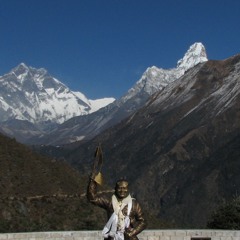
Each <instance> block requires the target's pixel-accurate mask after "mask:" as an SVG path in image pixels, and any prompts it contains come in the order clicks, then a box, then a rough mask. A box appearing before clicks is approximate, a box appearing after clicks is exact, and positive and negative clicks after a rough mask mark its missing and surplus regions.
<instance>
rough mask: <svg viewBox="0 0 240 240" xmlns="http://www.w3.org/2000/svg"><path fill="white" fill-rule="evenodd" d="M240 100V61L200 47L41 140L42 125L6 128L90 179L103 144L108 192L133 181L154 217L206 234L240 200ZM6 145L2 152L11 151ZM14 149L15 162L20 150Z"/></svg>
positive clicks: (135, 194)
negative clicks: (211, 56)
mask: <svg viewBox="0 0 240 240" xmlns="http://www.w3.org/2000/svg"><path fill="white" fill-rule="evenodd" d="M239 102H240V55H235V56H233V57H230V58H228V59H225V60H208V59H207V56H206V51H205V48H204V46H203V45H202V44H201V43H195V44H193V45H192V46H191V47H190V48H189V50H188V51H187V53H186V54H185V55H184V57H183V58H182V59H181V60H179V61H178V63H177V67H176V68H173V69H167V70H164V69H160V68H157V67H150V68H148V69H147V70H146V71H145V73H144V74H143V76H142V77H141V78H140V80H139V81H137V83H136V84H135V85H134V86H133V88H131V89H130V90H129V91H128V92H127V93H126V94H125V95H124V96H123V97H122V98H120V99H118V100H115V101H114V102H112V103H110V104H109V105H107V106H106V107H103V108H102V109H99V110H98V111H96V112H93V113H90V114H87V115H84V116H76V117H73V118H70V119H69V120H67V121H66V122H63V123H62V124H60V125H59V126H57V127H56V125H55V126H54V128H51V126H50V127H49V126H48V125H47V124H48V123H46V128H42V129H44V130H41V131H42V136H41V138H40V134H39V133H36V134H35V130H36V124H35V123H31V124H32V125H31V128H30V127H29V126H30V125H29V121H27V120H25V121H23V120H18V119H17V120H18V121H19V122H18V125H15V121H16V119H13V120H11V121H12V125H11V121H10V120H9V121H8V120H6V122H8V125H5V128H4V130H8V131H12V133H14V134H16V133H18V135H17V137H19V139H21V140H22V141H25V142H27V141H28V143H34V141H35V143H41V144H43V145H42V146H37V145H35V146H32V147H33V149H34V150H36V151H38V152H40V153H42V154H46V155H49V156H52V157H54V159H61V160H64V162H67V163H68V164H71V165H72V166H73V167H74V168H75V169H78V171H79V172H80V175H81V176H86V175H87V174H89V172H90V169H91V167H92V161H93V155H94V152H95V149H96V146H97V145H98V144H99V143H100V144H101V146H102V149H103V165H102V169H101V171H102V174H103V176H104V179H105V183H107V187H109V186H114V184H115V181H116V180H117V179H119V178H122V177H124V178H127V179H128V180H129V182H130V189H131V194H132V196H133V197H135V198H137V199H138V201H140V202H141V204H142V206H143V208H144V211H145V212H146V213H147V215H148V216H150V215H152V216H155V217H156V218H157V219H158V220H161V221H163V222H164V223H167V226H170V227H171V228H205V227H206V225H207V221H208V219H209V217H210V215H211V213H212V212H213V211H214V210H215V209H216V207H218V205H219V204H221V203H222V202H223V201H227V200H229V199H231V198H233V197H234V196H236V195H239V188H240V175H239V169H240V104H239ZM20 123H21V124H22V125H21V124H20ZM1 126H3V123H1ZM47 126H48V127H49V130H46V129H47ZM17 127H18V129H17ZM2 129H3V128H2ZM16 129H17V130H18V131H16ZM24 131H25V134H26V135H24V134H23V132H24ZM46 133H47V137H46V135H45V134H46ZM34 134H35V135H36V136H34V137H33V135H34ZM27 135H30V137H29V138H27V137H26V136H27ZM15 136H16V135H15ZM30 139H31V140H32V141H30ZM26 140H27V141H26ZM76 140H78V141H76ZM5 141H6V142H7V140H3V141H2V142H3V143H2V146H3V147H2V148H1V150H6V149H8V148H9V147H8V144H5ZM12 141H15V140H12ZM71 142H73V143H71ZM66 143H69V144H66ZM45 144H47V145H48V146H46V145H45ZM57 144H61V145H58V146H54V145H57ZM10 150H11V151H9V152H8V154H7V156H8V157H9V156H11V152H12V153H15V152H16V150H15V149H14V148H13V149H12V148H11V147H10ZM16 156H18V154H17V155H16ZM16 156H14V157H13V159H15V158H16V160H18V157H16ZM0 159H1V158H0ZM22 159H28V154H27V155H26V154H25V155H24V157H23V158H22ZM21 162H23V161H22V160H20V163H19V164H21ZM11 164H13V165H11ZM24 164H27V162H26V161H24ZM8 165H9V166H11V167H10V168H9V167H8V166H7V167H5V168H6V169H10V170H12V169H17V168H16V163H15V162H14V161H13V162H12V161H8ZM33 166H34V165H33ZM44 169H45V167H44ZM6 171H7V170H6ZM41 171H42V170H41ZM44 172H45V170H44ZM47 173H48V172H47ZM53 174H55V173H54V172H53ZM22 175H23V176H24V173H23V174H22ZM44 176H45V175H44ZM44 176H42V177H44ZM17 178H19V176H17ZM11 179H12V181H13V180H14V179H15V176H14V177H13V178H11ZM44 181H45V180H44ZM58 181H60V183H61V181H64V180H58ZM8 184H11V181H8ZM28 184H29V185H31V183H30V182H28ZM60 186H61V184H60V185H59V186H57V188H60ZM105 187H106V186H105ZM6 189H8V188H2V190H3V191H2V192H4V191H6ZM14 189H15V190H16V191H17V188H14ZM41 189H42V188H41V186H40V187H39V191H42V190H41ZM36 191H37V189H36ZM2 194H3V193H2ZM42 204H44V203H43V202H41V203H40V205H42ZM20 209H22V208H20ZM74 209H75V208H74ZM9 211H10V210H9ZM56 214H57V212H56ZM98 214H99V215H98ZM5 215H6V216H5V217H8V214H5ZM95 215H96V216H99V219H102V217H101V214H100V213H98V212H95Z"/></svg>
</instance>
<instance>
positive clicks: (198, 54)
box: [39, 43, 208, 144]
mask: <svg viewBox="0 0 240 240" xmlns="http://www.w3.org/2000/svg"><path fill="white" fill-rule="evenodd" d="M207 60H208V59H207V55H206V50H205V47H204V46H203V44H202V43H195V44H193V45H192V46H190V48H189V50H188V51H187V52H186V54H185V55H184V57H183V58H182V59H180V60H179V61H178V62H177V67H176V68H172V69H162V68H158V67H156V66H153V67H149V68H148V69H147V70H146V71H145V72H144V74H143V75H142V77H141V78H140V79H139V80H138V81H137V82H136V84H135V85H134V86H133V87H132V88H131V89H130V90H129V91H128V92H127V93H126V94H125V95H124V96H123V97H122V98H120V99H118V100H116V101H114V102H113V103H111V104H109V105H108V106H106V107H104V108H102V109H100V110H98V111H96V112H94V113H92V114H88V115H85V116H79V117H76V118H72V119H70V120H68V121H66V122H65V123H63V124H61V125H60V126H59V127H58V128H57V129H56V130H54V131H53V132H51V133H50V134H48V135H46V136H43V137H42V138H41V139H40V140H39V141H40V143H44V144H46V143H47V144H63V143H70V142H74V141H79V140H82V139H84V140H86V139H90V138H92V137H94V136H96V135H97V134H99V133H100V132H102V131H103V130H105V129H106V128H109V127H111V126H113V125H115V124H117V123H119V122H120V121H121V120H123V119H124V118H126V117H128V116H129V115H130V114H132V113H133V112H134V111H136V110H138V109H139V108H141V107H142V106H143V105H144V104H145V103H146V101H147V100H148V99H149V97H150V96H151V95H152V94H154V93H155V92H157V91H160V90H161V89H163V88H164V87H166V86H167V85H168V84H169V83H171V82H173V81H175V80H176V79H179V78H180V77H181V76H183V75H184V73H185V72H186V71H187V70H189V69H190V68H192V67H194V66H195V65H197V64H199V63H202V62H205V61H207ZM56 136H57V137H56Z"/></svg>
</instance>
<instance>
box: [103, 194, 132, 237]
mask: <svg viewBox="0 0 240 240" xmlns="http://www.w3.org/2000/svg"><path fill="white" fill-rule="evenodd" d="M112 205H113V210H114V212H113V214H112V216H111V217H110V219H109V220H108V222H107V224H106V225H105V227H104V228H103V231H102V234H103V237H104V238H108V237H112V238H113V239H114V240H124V231H125V228H128V227H129V225H130V219H129V214H130V211H131V209H132V198H131V196H130V194H129V195H128V196H127V197H126V198H124V199H123V200H122V201H118V200H117V198H116V196H115V195H113V196H112ZM126 205H128V211H127V216H124V215H123V213H122V210H123V208H124V207H125V206H126Z"/></svg>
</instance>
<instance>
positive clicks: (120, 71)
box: [0, 0, 240, 99]
mask: <svg viewBox="0 0 240 240" xmlns="http://www.w3.org/2000/svg"><path fill="white" fill-rule="evenodd" d="M239 24H240V1H239V0H226V1H223V0H181V1H180V0H0V75H3V74H5V73H7V72H9V71H10V70H11V69H12V68H14V67H16V66H17V65H18V64H20V63H21V62H24V63H26V64H27V65H28V66H32V67H35V68H41V67H43V68H45V69H46V70H48V72H49V73H50V74H51V75H52V76H54V77H56V78H57V79H58V80H60V81H61V82H63V83H64V84H66V85H67V86H68V87H69V88H70V89H72V90H74V91H80V92H82V93H83V94H85V95H86V96H87V97H88V98H90V99H96V98H102V97H115V98H119V97H121V96H122V95H123V94H125V93H126V92H127V90H128V89H129V88H131V87H132V86H133V85H134V84H135V83H136V82H137V81H138V80H139V78H140V77H141V75H142V74H143V72H144V71H145V70H146V69H147V67H151V66H153V65H154V66H157V67H161V68H173V67H176V63H177V61H178V60H179V59H180V58H182V57H183V55H184V54H185V52H186V51H187V50H188V48H189V47H190V45H192V44H193V43H195V42H202V43H203V44H204V46H205V47H206V50H207V55H208V58H209V59H216V60H221V59H225V58H228V57H230V56H232V55H235V54H238V53H239V52H240V51H239V47H240V26H239Z"/></svg>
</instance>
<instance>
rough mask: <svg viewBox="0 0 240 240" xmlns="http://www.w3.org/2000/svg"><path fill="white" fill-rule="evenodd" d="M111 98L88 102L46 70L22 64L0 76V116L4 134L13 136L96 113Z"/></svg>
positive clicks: (32, 133)
mask: <svg viewBox="0 0 240 240" xmlns="http://www.w3.org/2000/svg"><path fill="white" fill-rule="evenodd" d="M114 100H115V99H114V98H103V99H97V100H90V99H87V98H86V96H85V95H84V94H82V93H81V92H74V91H71V90H70V89H69V88H68V87H67V86H66V85H64V84H63V83H61V82H60V81H59V80H57V79H56V78H54V77H52V76H51V75H50V74H49V73H48V72H47V70H45V69H43V68H40V69H36V68H33V67H29V66H27V65H26V64H24V63H21V64H19V65H18V66H17V67H15V68H13V69H12V70H11V71H10V72H9V73H7V74H5V75H3V76H1V77H0V114H1V120H0V123H1V130H2V132H3V133H5V134H7V135H9V136H12V137H16V139H18V140H19V141H22V140H23V139H24V136H28V137H27V138H29V136H31V135H40V134H43V133H44V132H46V131H49V130H50V129H53V128H54V127H56V126H57V125H58V124H61V123H63V122H65V121H66V120H68V119H70V118H72V117H74V116H79V115H85V114H89V113H92V112H94V111H97V110H98V109H100V108H101V107H104V106H106V105H108V104H109V103H111V102H113V101H114Z"/></svg>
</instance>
